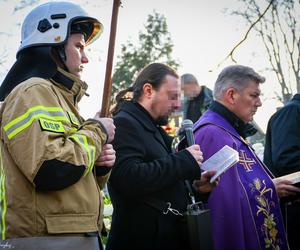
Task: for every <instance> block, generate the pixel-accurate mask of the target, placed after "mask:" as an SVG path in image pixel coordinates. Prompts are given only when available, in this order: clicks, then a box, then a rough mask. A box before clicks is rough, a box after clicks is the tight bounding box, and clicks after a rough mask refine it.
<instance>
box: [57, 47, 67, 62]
mask: <svg viewBox="0 0 300 250" xmlns="http://www.w3.org/2000/svg"><path fill="white" fill-rule="evenodd" d="M57 51H58V55H59V57H60V59H61V60H62V62H65V61H66V60H67V56H66V52H65V48H64V46H59V47H58V48H57Z"/></svg>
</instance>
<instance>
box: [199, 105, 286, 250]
mask: <svg viewBox="0 0 300 250" xmlns="http://www.w3.org/2000/svg"><path fill="white" fill-rule="evenodd" d="M194 133H195V140H196V143H197V144H199V145H200V147H201V150H202V152H203V156H204V160H206V159H208V158H209V157H210V156H211V155H213V154H214V153H215V152H217V151H218V150H220V149H221V148H222V147H223V146H224V145H225V144H227V145H228V146H230V147H232V148H234V149H236V150H237V151H238V152H239V158H240V160H239V162H238V163H237V164H236V165H235V166H233V167H232V168H230V169H229V170H228V171H227V172H226V173H224V174H223V175H222V176H221V180H220V183H219V185H218V186H217V187H216V188H215V189H214V190H213V191H212V192H211V194H210V197H209V200H208V207H209V208H210V209H211V217H212V227H213V238H214V244H215V250H227V249H228V250H244V249H245V250H246V249H247V250H258V249H274V250H275V249H276V250H279V249H281V250H287V249H289V248H288V243H287V239H286V234H285V230H284V225H283V220H282V215H281V211H280V205H279V200H278V196H277V193H276V190H275V187H274V184H273V182H272V180H271V177H270V176H272V175H271V173H270V172H269V171H268V169H267V168H266V167H265V165H264V164H263V163H262V162H261V160H260V159H259V158H258V157H257V156H256V154H255V153H254V151H253V150H252V148H251V146H250V145H249V143H247V142H246V141H245V140H244V139H243V138H242V137H241V136H240V135H239V134H238V133H237V132H236V131H235V129H234V128H233V127H232V126H231V125H230V124H229V123H228V122H227V121H226V120H225V119H224V118H223V117H222V116H220V115H219V114H217V113H215V112H213V111H211V110H208V111H207V112H206V113H205V114H204V115H203V116H202V117H201V118H200V119H199V120H198V121H197V123H196V124H195V125H194Z"/></svg>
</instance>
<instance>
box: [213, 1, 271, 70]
mask: <svg viewBox="0 0 300 250" xmlns="http://www.w3.org/2000/svg"><path fill="white" fill-rule="evenodd" d="M273 2H274V0H271V1H270V3H269V5H268V6H267V7H266V9H265V10H264V11H263V13H262V14H261V15H260V16H259V17H258V18H257V20H256V21H255V22H253V23H252V24H251V25H250V27H249V28H248V30H247V32H246V34H245V36H244V38H243V39H242V40H241V41H239V42H238V43H237V44H236V45H235V46H234V47H233V48H232V50H231V51H230V52H229V54H228V55H227V56H226V57H225V58H224V59H223V60H222V61H221V62H220V63H219V64H218V65H217V68H219V67H220V66H221V65H222V64H223V63H224V62H225V61H226V60H227V59H228V58H230V59H231V60H232V61H233V62H234V63H237V61H236V60H235V59H234V58H233V53H234V52H235V50H236V49H237V48H238V47H239V46H240V45H241V44H242V43H243V42H244V41H245V40H246V39H247V37H248V35H249V33H250V31H251V30H252V29H253V27H254V26H255V25H256V24H257V23H258V22H259V21H260V20H261V19H262V18H263V16H264V15H265V14H266V13H267V11H268V10H269V8H270V7H271V6H272V4H273Z"/></svg>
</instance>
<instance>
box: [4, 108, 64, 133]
mask: <svg viewBox="0 0 300 250" xmlns="http://www.w3.org/2000/svg"><path fill="white" fill-rule="evenodd" d="M37 118H46V119H47V118H48V119H52V120H55V121H66V122H69V119H68V118H67V117H66V115H65V113H64V110H63V109H62V108H60V107H45V106H35V107H32V108H30V109H28V110H27V111H26V113H24V114H23V115H21V116H19V117H17V118H16V119H14V120H12V121H10V122H9V123H8V124H6V125H5V126H4V131H5V133H6V135H7V137H8V139H11V138H13V137H14V136H15V135H17V134H18V133H20V132H22V131H23V130H24V129H26V128H27V127H29V126H30V125H31V124H32V123H33V121H34V119H37Z"/></svg>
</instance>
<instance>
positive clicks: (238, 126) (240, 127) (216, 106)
mask: <svg viewBox="0 0 300 250" xmlns="http://www.w3.org/2000/svg"><path fill="white" fill-rule="evenodd" d="M209 109H210V110H212V111H214V112H216V113H217V114H219V115H221V116H222V117H224V118H225V120H227V121H228V122H229V123H230V125H231V126H232V127H233V128H234V129H235V130H236V131H237V132H238V134H239V135H240V136H242V137H243V138H246V137H248V136H252V135H254V134H255V133H256V132H257V129H256V128H254V126H253V125H251V124H250V123H245V122H243V121H242V120H241V119H240V118H238V117H237V116H236V115H235V114H234V113H233V112H231V111H230V110H229V109H228V108H226V107H225V106H224V105H222V104H221V103H219V102H217V101H213V103H212V104H211V106H210V108H209Z"/></svg>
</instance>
